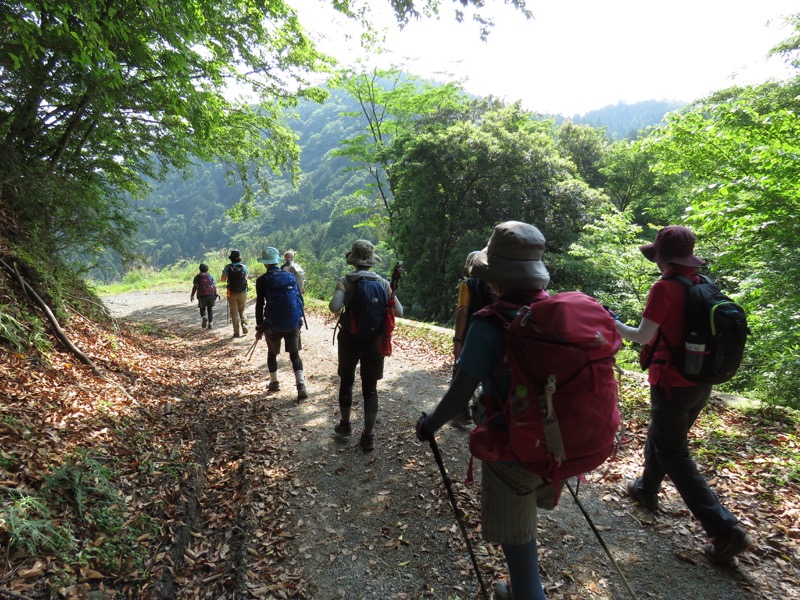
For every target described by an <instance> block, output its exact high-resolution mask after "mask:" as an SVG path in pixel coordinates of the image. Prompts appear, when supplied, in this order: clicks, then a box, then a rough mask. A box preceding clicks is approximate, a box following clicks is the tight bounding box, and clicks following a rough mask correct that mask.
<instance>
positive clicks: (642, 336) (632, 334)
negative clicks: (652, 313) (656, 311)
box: [616, 318, 659, 345]
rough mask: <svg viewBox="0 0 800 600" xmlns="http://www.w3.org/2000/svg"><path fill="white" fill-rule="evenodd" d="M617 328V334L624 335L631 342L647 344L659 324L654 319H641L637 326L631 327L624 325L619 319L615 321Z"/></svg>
mask: <svg viewBox="0 0 800 600" xmlns="http://www.w3.org/2000/svg"><path fill="white" fill-rule="evenodd" d="M616 323H617V330H618V331H619V334H620V335H621V336H622V337H624V338H625V339H626V340H630V341H632V342H636V343H639V344H642V345H644V344H647V343H649V342H650V340H652V339H653V337H654V336H655V335H656V333H657V332H658V327H659V324H658V323H656V322H655V321H651V320H650V319H644V318H643V319H642V322H641V323H639V327H631V326H630V325H625V323H622V322H620V321H617V322H616Z"/></svg>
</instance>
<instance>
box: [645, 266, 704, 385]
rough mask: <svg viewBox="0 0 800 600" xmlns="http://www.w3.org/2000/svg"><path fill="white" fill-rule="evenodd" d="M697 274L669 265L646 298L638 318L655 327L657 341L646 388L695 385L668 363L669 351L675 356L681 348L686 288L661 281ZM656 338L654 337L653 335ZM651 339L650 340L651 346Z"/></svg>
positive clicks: (688, 269)
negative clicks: (659, 333)
mask: <svg viewBox="0 0 800 600" xmlns="http://www.w3.org/2000/svg"><path fill="white" fill-rule="evenodd" d="M695 274H697V269H696V268H695V267H684V266H682V265H671V266H670V267H669V268H668V269H667V270H666V271H665V272H664V274H663V275H662V276H661V279H659V280H658V281H656V282H655V283H654V284H653V287H651V288H650V293H649V294H648V296H647V303H646V304H645V307H644V313H642V316H643V317H644V318H645V319H649V320H650V321H653V322H654V323H658V324H659V331H660V332H661V339H659V341H658V347H657V348H656V351H655V354H654V355H653V364H651V365H650V368H649V369H648V377H647V379H648V381H649V382H650V385H657V386H658V387H662V388H670V387H688V386H692V385H697V384H696V383H694V382H693V381H689V380H688V379H685V378H683V377H682V376H681V374H680V373H679V372H678V368H677V367H676V366H675V364H674V362H673V359H672V352H670V350H669V349H670V348H672V349H673V351H674V352H675V353H676V354H677V352H678V351H679V350H680V347H681V344H683V321H684V313H685V308H686V285H685V284H683V283H681V282H680V281H677V280H669V279H664V277H668V276H670V275H683V276H684V277H688V278H689V279H691V278H692V275H695ZM656 336H658V334H656ZM654 342H655V338H654V339H652V340H650V343H651V344H652V343H654Z"/></svg>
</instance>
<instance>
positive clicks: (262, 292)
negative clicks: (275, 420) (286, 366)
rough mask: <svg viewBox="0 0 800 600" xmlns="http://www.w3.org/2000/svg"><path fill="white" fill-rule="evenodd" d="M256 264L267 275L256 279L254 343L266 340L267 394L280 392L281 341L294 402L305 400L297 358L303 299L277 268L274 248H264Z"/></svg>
mask: <svg viewBox="0 0 800 600" xmlns="http://www.w3.org/2000/svg"><path fill="white" fill-rule="evenodd" d="M258 262H260V263H261V264H263V265H264V267H265V268H266V271H267V272H266V273H264V274H263V275H261V276H260V277H259V278H258V279H256V340H260V339H261V337H262V336H263V337H264V338H265V339H266V340H267V369H268V370H269V387H268V388H267V389H268V390H269V391H270V392H277V391H278V390H280V383H279V382H278V354H280V351H281V340H283V343H284V348H285V349H286V352H288V353H289V360H290V361H291V363H292V371H294V379H295V383H296V384H297V400H298V401H300V400H305V399H306V398H308V392H307V391H306V382H305V377H304V374H303V361H302V360H301V359H300V349H301V341H300V325H301V324H302V322H303V297H302V296H301V294H300V289H299V288H298V287H297V281H296V280H295V278H294V275H292V274H291V273H288V272H286V271H283V270H281V268H280V267H279V266H278V263H279V262H280V254H279V253H278V250H277V249H276V248H273V247H271V246H270V247H268V248H265V249H264V250H263V251H262V253H261V258H259V259H258Z"/></svg>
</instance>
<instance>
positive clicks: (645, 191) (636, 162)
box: [598, 140, 686, 225]
mask: <svg viewBox="0 0 800 600" xmlns="http://www.w3.org/2000/svg"><path fill="white" fill-rule="evenodd" d="M655 162H656V158H655V157H654V156H652V154H651V153H648V152H647V149H646V148H645V147H643V145H642V144H641V143H638V142H630V141H628V140H621V141H619V142H615V143H613V144H611V145H610V146H609V148H608V150H607V152H606V153H605V154H604V156H603V158H602V161H601V166H600V168H599V169H598V170H599V173H600V175H601V176H602V179H603V182H602V187H603V190H604V191H605V193H606V194H607V195H608V197H609V199H610V200H611V203H612V204H613V205H614V206H615V207H616V208H617V210H618V211H620V212H627V211H631V213H632V214H633V216H634V220H635V221H636V222H637V223H639V224H640V225H646V224H647V223H660V224H664V225H667V224H669V223H673V222H675V221H677V220H678V219H679V218H680V217H681V216H682V215H683V213H684V212H685V210H686V202H685V200H682V199H679V198H678V194H677V193H676V192H677V190H678V189H679V187H678V186H679V183H680V175H677V174H675V175H670V174H666V173H660V172H657V171H656V170H654V169H653V168H652V166H653V165H654V164H655Z"/></svg>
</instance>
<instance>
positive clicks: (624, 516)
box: [104, 289, 800, 600]
mask: <svg viewBox="0 0 800 600" xmlns="http://www.w3.org/2000/svg"><path fill="white" fill-rule="evenodd" d="M188 298H189V291H188V289H187V290H186V291H181V292H138V293H131V294H123V295H118V296H113V297H109V298H106V299H105V300H104V301H105V303H106V305H107V306H108V307H109V309H110V310H111V311H112V313H113V314H114V315H115V316H117V317H123V318H126V319H130V320H135V321H140V322H147V323H153V324H155V325H159V326H169V327H170V328H172V329H173V330H174V331H180V332H181V335H183V336H186V337H187V338H189V339H191V340H192V341H193V342H196V344H197V347H198V352H203V351H204V348H209V347H211V346H215V347H218V346H219V344H221V343H222V344H225V345H227V351H229V355H230V359H231V362H230V364H228V365H224V364H219V365H213V366H212V367H211V368H218V369H229V368H233V367H234V366H236V367H240V368H241V369H242V371H243V373H244V374H243V379H244V380H245V381H246V383H245V384H243V387H242V390H241V396H242V401H245V400H246V401H247V402H248V403H249V406H250V408H249V409H248V412H247V415H248V416H247V417H246V418H248V419H254V420H257V419H259V418H260V416H268V417H269V419H268V420H265V423H267V422H268V423H269V425H268V426H269V427H270V428H274V429H273V430H272V431H271V433H272V434H274V435H276V436H278V438H279V439H280V440H281V452H282V453H283V455H284V457H285V458H284V460H285V462H286V464H287V465H291V469H292V473H291V477H292V487H293V490H292V492H291V493H290V494H288V495H286V496H284V497H281V498H270V500H271V501H273V502H280V503H284V504H285V512H284V516H285V517H286V518H288V519H289V521H290V522H291V523H292V531H291V532H289V535H288V538H289V539H290V540H291V541H290V544H289V546H290V550H289V552H288V555H287V558H286V559H285V560H286V562H287V567H291V568H293V569H296V570H297V572H298V573H300V574H301V575H300V576H301V577H302V578H303V580H304V581H305V587H304V589H305V593H304V595H301V596H280V595H271V592H268V591H266V590H260V591H253V590H258V588H256V587H255V586H251V593H250V595H249V596H247V597H252V598H271V597H308V598H315V599H318V600H334V599H345V598H347V599H364V600H384V599H393V598H396V599H405V598H409V599H410V598H435V599H442V600H455V599H457V598H458V599H467V598H481V597H482V596H481V592H480V588H479V587H478V585H477V580H476V578H475V575H474V573H473V571H472V568H471V564H470V560H469V555H468V553H467V551H466V547H465V545H464V543H463V539H462V536H461V532H460V530H459V528H458V525H457V522H456V520H455V516H454V513H453V509H452V506H451V505H450V502H449V500H448V497H447V495H446V493H445V488H444V486H443V483H442V479H441V476H440V474H439V471H438V469H437V466H436V463H435V461H434V459H433V455H432V453H431V452H430V448H429V447H428V446H427V445H423V444H420V443H419V442H418V441H417V440H416V438H415V437H414V433H413V426H414V423H415V422H416V419H417V417H418V415H419V414H420V412H421V411H422V410H426V409H428V408H430V407H431V406H432V405H433V404H434V403H435V402H436V401H437V400H438V399H439V398H440V397H441V395H442V394H443V392H444V390H445V389H446V386H447V378H448V371H449V369H448V368H447V366H446V365H445V364H444V363H443V362H442V360H441V359H438V360H437V359H434V358H432V356H433V355H432V354H431V353H426V352H424V351H420V349H419V347H418V346H417V345H416V344H415V343H411V342H408V343H407V342H406V340H403V339H400V340H398V341H397V342H396V344H395V351H394V355H393V356H392V357H391V358H389V359H387V362H386V373H385V377H384V379H383V380H382V381H381V382H379V387H378V392H379V398H380V412H379V420H378V424H377V428H376V449H375V450H374V451H373V452H370V453H364V452H362V451H361V449H360V448H359V447H358V431H359V428H360V426H361V425H362V423H363V413H362V412H361V410H359V409H360V408H361V406H360V404H358V403H356V404H354V410H353V419H354V434H353V436H352V438H350V439H347V440H340V439H338V438H337V436H335V435H334V434H333V426H334V425H335V423H336V422H337V419H338V406H337V403H336V394H337V389H338V377H337V375H336V347H335V346H334V345H332V330H333V322H332V321H331V320H330V318H329V317H328V316H327V315H324V314H323V312H321V311H320V313H319V315H315V314H310V315H308V325H309V329H308V330H307V331H306V330H304V331H303V346H304V348H303V351H302V352H301V357H302V359H303V362H304V365H305V372H306V374H307V385H308V390H309V398H308V400H306V401H304V402H302V403H298V402H297V401H296V399H295V390H294V385H293V383H294V382H293V378H292V374H291V367H290V365H289V361H288V355H286V354H282V355H281V356H280V357H279V376H280V381H281V385H282V389H281V391H279V392H277V393H273V394H269V393H267V391H266V382H267V377H266V346H265V345H263V342H262V345H261V346H258V347H257V348H256V351H255V353H254V356H253V359H252V360H251V361H247V360H246V359H245V358H244V355H245V352H246V351H247V350H248V348H249V347H250V346H251V344H252V343H253V339H254V338H253V337H252V331H251V335H250V336H246V337H243V338H239V339H234V338H232V327H230V326H226V325H225V313H224V310H225V302H224V301H223V302H221V303H220V304H218V311H217V312H218V313H221V315H222V316H221V317H220V316H219V314H218V316H217V317H216V318H215V325H216V328H215V329H213V330H211V331H205V330H201V329H200V323H199V321H200V319H199V316H198V313H197V305H196V303H195V304H190V303H189V301H188ZM252 312H253V308H252V304H250V305H248V315H249V318H250V319H251V321H252ZM310 312H314V311H313V310H312V311H310ZM253 328H254V327H253ZM357 385H358V384H357ZM240 418H241V417H240ZM248 425H252V426H256V425H257V423H252V424H242V423H233V422H232V423H229V424H224V423H222V424H219V426H220V427H221V428H226V427H227V428H228V429H229V431H233V432H235V431H237V427H238V428H241V427H242V426H245V427H247V426H248ZM265 426H267V425H265ZM251 429H252V427H251ZM254 439H257V438H255V437H254ZM438 443H439V446H440V448H441V450H442V453H443V455H444V460H445V464H446V467H447V470H448V472H449V474H450V475H451V477H452V480H453V487H454V489H455V492H456V496H457V498H458V502H459V506H460V508H461V509H462V510H463V511H464V513H465V521H466V523H467V527H468V529H469V531H470V534H471V537H472V540H473V547H474V548H475V552H476V554H477V557H478V561H479V563H480V565H481V569H482V571H483V577H484V580H485V581H486V584H487V587H488V588H491V583H492V582H493V581H494V580H495V579H502V578H503V577H504V576H505V573H504V570H503V562H502V559H501V556H500V555H499V549H498V548H496V547H491V546H490V547H487V546H486V545H485V544H484V543H483V541H482V540H481V538H480V534H479V530H480V524H479V515H478V514H477V508H478V500H477V499H478V497H479V484H478V483H475V484H472V485H470V486H466V485H465V484H464V483H463V481H464V479H465V476H466V472H467V465H468V457H469V455H468V452H467V434H466V432H465V431H464V430H463V429H461V428H459V427H456V426H447V427H445V428H443V430H442V431H441V433H440V435H439V437H438ZM248 448H253V444H250V445H249V446H248V447H246V448H245V452H247V451H253V452H256V451H258V450H259V449H258V448H254V449H252V450H248ZM640 455H641V440H638V439H634V440H631V442H630V443H629V444H627V445H626V446H623V447H622V449H621V454H620V460H618V461H615V462H612V463H610V467H609V468H608V472H607V473H606V477H605V478H604V479H603V480H602V481H600V473H595V474H590V475H589V476H588V479H589V480H590V481H589V482H588V484H587V483H584V484H581V485H580V487H579V488H578V500H579V502H580V504H581V505H582V506H583V508H584V509H585V510H586V511H587V513H588V514H589V516H590V518H591V520H592V522H593V523H594V526H595V528H596V530H597V533H598V534H599V535H600V536H602V540H603V543H604V544H605V545H606V546H607V548H608V551H609V552H610V553H611V555H612V556H613V557H614V560H615V561H616V564H617V565H618V567H619V569H620V570H621V571H622V573H624V576H625V578H626V579H627V581H628V582H629V585H630V587H631V589H632V591H633V595H631V593H630V592H629V590H628V589H626V586H625V582H624V581H623V578H622V577H620V575H619V574H618V573H617V572H616V571H615V567H614V565H613V564H612V562H611V560H610V559H609V558H608V556H607V555H606V552H605V551H604V549H603V547H602V545H601V542H600V541H598V539H597V537H596V534H595V533H594V532H593V530H592V528H591V527H590V525H589V522H588V521H587V519H586V518H585V517H584V515H583V514H582V512H581V510H580V507H579V505H578V503H577V502H576V501H575V500H574V499H573V497H572V496H571V495H570V494H569V492H567V491H565V495H564V496H563V497H562V500H561V502H560V504H559V506H558V507H557V509H556V510H553V511H547V512H542V513H541V514H540V521H539V541H540V550H539V551H540V559H541V569H542V576H543V581H544V583H545V585H546V591H547V597H548V598H550V599H581V600H583V599H590V598H591V599H594V598H596V599H619V600H622V599H629V598H633V597H635V598H649V599H664V600H745V599H752V598H768V599H772V598H774V599H776V600H777V599H778V598H787V597H788V598H798V597H800V596H798V595H797V594H796V590H794V591H792V590H787V589H783V590H781V591H774V590H766V589H762V588H761V587H760V586H759V585H758V583H757V582H756V579H755V578H754V577H752V576H751V574H750V569H751V568H752V569H754V568H755V567H754V565H753V563H752V562H750V561H754V560H755V559H754V558H751V557H745V558H744V559H743V560H742V561H741V562H740V565H739V566H738V567H733V568H731V567H727V568H722V567H715V566H712V565H710V564H708V562H707V561H705V560H704V559H703V557H702V554H701V549H700V547H699V546H698V544H697V533H698V529H699V527H698V525H697V523H696V522H694V521H693V519H692V518H691V517H690V516H689V515H687V512H686V509H685V507H684V506H683V504H682V503H681V502H680V499H679V498H678V497H677V495H676V494H675V492H674V489H672V488H671V486H667V488H668V492H667V494H666V499H665V500H662V505H663V510H662V512H660V513H658V514H657V515H653V514H651V513H648V512H646V511H643V510H640V509H639V508H636V507H634V506H632V505H631V504H630V502H629V501H628V499H627V498H626V497H625V495H624V492H623V491H622V489H623V487H624V481H625V480H626V479H628V478H629V477H631V476H633V475H634V474H635V473H636V470H637V469H638V467H637V466H636V465H637V463H638V461H637V460H632V458H633V459H635V457H636V456H640ZM244 458H245V460H246V459H247V457H246V456H245V457H244ZM475 466H476V480H477V481H479V464H477V463H476V465H475ZM604 469H605V467H604ZM593 481H594V482H593ZM250 485H251V486H258V485H263V483H262V482H261V480H256V479H253V480H251V482H250ZM572 485H573V489H574V485H575V484H574V483H573V484H572ZM256 492H258V493H257V494H256V495H257V496H258V497H259V498H267V497H269V494H268V493H267V490H263V489H261V490H256ZM251 497H252V496H251ZM252 512H253V514H256V515H257V513H258V511H257V510H255V511H252ZM742 517H745V515H742ZM251 520H252V521H253V524H252V528H251V529H250V530H249V531H248V532H247V535H253V536H265V535H270V534H271V533H272V532H269V531H264V530H263V529H259V527H260V525H259V522H258V519H257V518H255V519H251ZM196 526H197V527H202V523H199V524H197V525H196ZM177 597H181V596H180V594H179V593H178V595H177ZM232 597H234V596H232ZM240 597H241V596H240Z"/></svg>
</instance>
